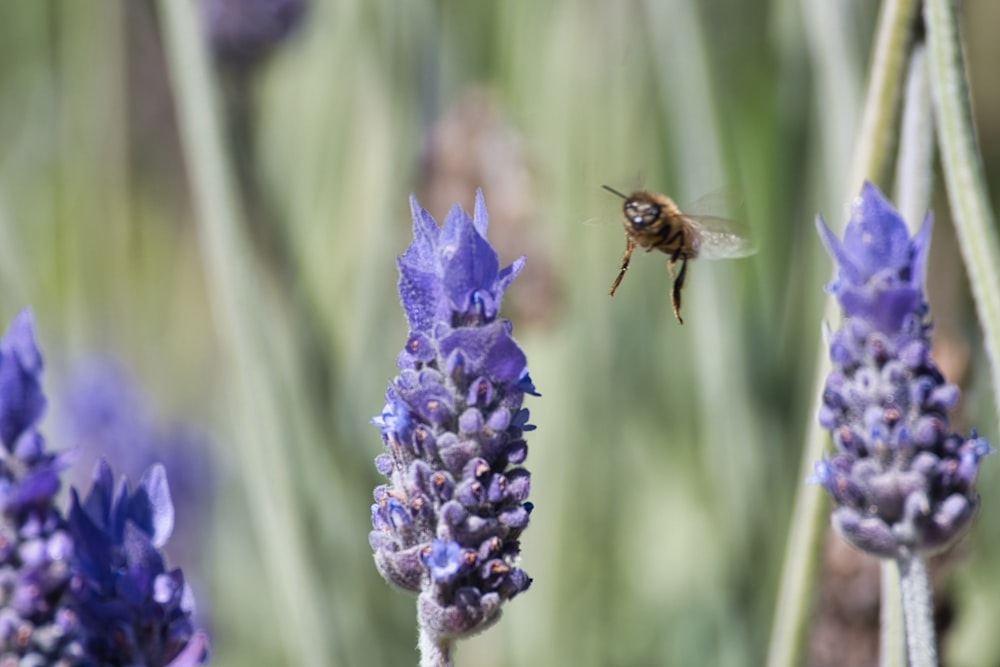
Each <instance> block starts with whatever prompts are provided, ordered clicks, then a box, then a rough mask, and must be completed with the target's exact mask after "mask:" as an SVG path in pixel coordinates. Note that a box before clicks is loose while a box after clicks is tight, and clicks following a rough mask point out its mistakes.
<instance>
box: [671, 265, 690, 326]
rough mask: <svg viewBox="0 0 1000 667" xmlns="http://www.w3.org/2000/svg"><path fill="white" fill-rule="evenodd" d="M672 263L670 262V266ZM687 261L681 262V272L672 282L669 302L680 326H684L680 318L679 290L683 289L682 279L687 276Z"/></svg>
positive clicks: (682, 319)
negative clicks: (672, 286)
mask: <svg viewBox="0 0 1000 667" xmlns="http://www.w3.org/2000/svg"><path fill="white" fill-rule="evenodd" d="M672 264H673V262H671V265H672ZM687 268H688V261H687V257H685V258H684V259H682V260H681V271H680V273H678V274H677V279H676V280H674V288H673V290H672V291H671V292H670V301H671V303H672V304H673V307H674V317H676V318H677V321H678V322H680V323H681V324H684V318H683V317H681V290H682V289H683V288H684V278H685V277H686V276H687Z"/></svg>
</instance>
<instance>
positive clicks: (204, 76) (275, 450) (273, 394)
mask: <svg viewBox="0 0 1000 667" xmlns="http://www.w3.org/2000/svg"><path fill="white" fill-rule="evenodd" d="M159 13H160V17H161V25H162V30H163V40H164V48H165V51H166V56H167V63H168V66H169V70H170V75H171V80H172V83H173V93H174V99H175V103H176V105H177V116H178V124H179V128H180V134H181V141H182V145H183V148H184V154H185V158H186V163H187V169H188V176H189V178H190V185H191V190H192V195H193V198H194V205H195V209H196V213H197V218H198V232H199V236H200V241H201V250H202V253H203V256H204V258H203V259H204V262H205V268H206V272H207V277H208V280H207V281H206V282H207V289H208V290H209V298H210V300H211V304H212V310H213V314H214V316H215V318H216V326H217V327H218V329H219V335H220V342H219V347H220V349H221V350H222V352H223V354H224V355H226V357H225V361H226V362H227V363H226V371H227V373H228V376H229V389H230V391H231V392H232V393H231V395H230V396H229V397H228V398H229V400H230V406H229V407H230V408H231V410H232V419H233V426H234V429H235V431H236V435H235V437H236V441H237V442H239V443H240V445H241V447H243V451H241V452H239V455H238V456H236V458H235V460H236V462H237V464H238V465H240V466H241V473H242V474H241V478H242V479H243V481H244V483H245V485H246V487H245V490H246V496H247V503H248V505H249V513H250V516H251V517H252V518H253V520H254V521H255V522H256V528H257V531H258V535H257V538H258V543H259V546H260V554H261V560H262V561H263V563H264V567H265V574H266V576H267V578H268V583H269V585H270V589H271V598H270V599H271V600H272V602H273V605H274V613H273V618H274V619H275V620H276V622H277V623H279V624H280V625H279V631H280V632H281V633H282V635H283V638H284V640H285V644H286V651H287V654H288V662H289V663H290V664H302V665H329V664H333V663H332V661H331V660H330V659H329V658H330V656H328V655H327V654H326V651H325V648H326V646H328V639H327V638H328V637H329V635H330V633H329V632H328V631H327V629H326V628H324V627H323V622H322V618H323V616H322V614H321V609H322V608H321V605H320V604H319V600H318V598H317V592H318V591H316V590H315V586H313V585H312V584H311V581H310V577H309V567H308V559H307V558H306V549H305V539H304V535H303V531H302V529H301V526H300V524H299V520H298V517H299V513H298V512H296V498H295V496H294V489H293V487H292V484H291V482H290V473H289V469H288V466H289V457H288V456H287V454H286V453H285V452H284V451H283V447H282V440H283V436H284V435H285V434H286V433H288V431H289V429H288V428H286V427H287V425H286V424H283V423H282V415H283V414H284V411H283V409H282V404H281V400H282V397H283V395H284V392H283V390H282V386H281V382H280V381H278V377H277V375H278V374H277V372H276V371H275V369H273V368H272V366H274V362H273V350H272V349H270V348H269V347H268V332H269V322H268V319H267V317H266V313H265V312H263V311H264V310H265V309H263V308H262V307H261V306H262V304H261V303H260V298H261V294H262V292H261V290H260V289H259V286H258V285H257V281H256V280H255V276H254V274H253V273H252V272H251V270H250V266H249V260H248V258H249V252H248V248H247V242H246V239H245V237H244V236H243V235H242V234H241V229H242V225H241V222H242V214H241V212H240V211H239V206H238V204H237V199H236V196H235V193H234V189H233V180H232V174H231V172H230V170H229V165H228V164H227V162H226V157H225V155H226V154H225V151H224V149H223V141H222V137H223V136H224V134H223V131H222V128H221V127H220V121H219V115H218V101H217V100H216V97H215V90H216V86H215V82H214V80H213V72H212V70H211V68H210V66H209V57H208V53H207V48H206V45H205V43H204V40H203V38H202V36H203V34H204V33H203V30H202V28H201V26H200V25H199V22H198V17H197V13H196V8H195V5H194V2H193V0H161V1H160V2H159Z"/></svg>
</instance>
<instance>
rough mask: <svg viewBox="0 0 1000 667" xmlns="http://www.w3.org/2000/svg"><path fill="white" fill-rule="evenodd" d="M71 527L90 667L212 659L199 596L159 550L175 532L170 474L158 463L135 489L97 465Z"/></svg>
mask: <svg viewBox="0 0 1000 667" xmlns="http://www.w3.org/2000/svg"><path fill="white" fill-rule="evenodd" d="M68 523H69V527H70V531H71V533H72V535H73V540H74V542H75V544H76V561H75V574H77V575H78V576H76V577H74V581H73V591H72V592H73V600H74V609H75V610H76V612H77V614H78V616H79V619H80V628H81V637H82V641H83V645H84V649H85V652H86V655H87V662H86V663H85V664H87V665H95V666H101V667H103V666H108V667H111V666H116V667H117V666H121V667H126V666H131V665H143V666H144V667H168V666H169V667H193V666H194V665H201V664H203V663H204V662H205V661H206V660H207V658H208V650H207V646H206V640H205V637H204V635H203V634H202V633H199V632H197V631H196V630H195V627H194V622H193V621H192V615H193V613H194V596H193V595H192V594H191V590H190V588H189V587H188V586H187V585H186V584H185V583H184V575H183V573H182V572H181V570H180V569H179V568H176V569H172V570H168V569H167V567H166V565H165V563H164V560H163V556H162V555H161V553H160V549H161V548H162V547H163V545H164V544H166V542H167V539H168V538H169V537H170V534H171V532H173V528H174V508H173V503H172V502H171V499H170V489H169V487H168V486H167V476H166V471H165V470H164V469H163V466H161V465H154V466H153V467H151V468H150V469H149V470H147V471H146V473H145V474H144V475H143V476H142V479H141V480H140V481H139V484H138V486H137V487H136V489H135V491H131V490H130V489H129V487H128V483H127V481H126V480H125V478H122V479H121V480H119V482H118V483H117V484H115V481H114V475H113V473H112V472H111V468H110V467H109V466H108V465H107V464H106V463H105V462H103V461H102V462H100V463H99V464H98V465H97V467H96V469H95V470H94V483H93V487H92V488H91V490H90V493H88V494H87V498H86V499H85V500H84V501H82V502H81V500H80V497H79V495H78V494H77V492H76V489H73V490H72V500H71V505H70V510H69V517H68Z"/></svg>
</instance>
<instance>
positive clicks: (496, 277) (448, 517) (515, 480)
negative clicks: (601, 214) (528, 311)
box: [369, 192, 537, 639]
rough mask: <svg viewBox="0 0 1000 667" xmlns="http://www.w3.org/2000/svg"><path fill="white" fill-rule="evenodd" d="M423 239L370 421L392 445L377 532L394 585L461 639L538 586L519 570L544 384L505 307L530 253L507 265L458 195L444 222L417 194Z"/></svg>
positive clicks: (433, 627) (433, 624) (381, 563)
mask: <svg viewBox="0 0 1000 667" xmlns="http://www.w3.org/2000/svg"><path fill="white" fill-rule="evenodd" d="M411 206H412V211H413V243H412V244H411V245H410V247H409V248H407V250H406V252H404V253H403V255H402V256H401V257H400V258H399V261H398V266H399V294H400V298H401V301H402V305H403V310H404V311H405V312H406V317H407V320H408V322H409V329H410V333H409V337H408V339H407V341H406V345H405V346H404V348H403V351H402V352H401V353H400V354H399V357H398V359H397V364H398V366H399V371H400V373H399V375H398V376H397V377H396V378H394V379H393V380H392V382H391V383H390V384H389V389H388V390H387V392H386V404H385V407H384V408H383V410H382V414H381V415H380V416H378V417H376V418H375V419H373V420H372V423H374V424H375V425H377V426H378V427H379V428H380V430H381V432H382V441H383V443H384V445H385V452H384V453H383V454H381V455H379V456H378V457H377V458H376V461H375V465H376V468H377V469H378V471H379V472H380V473H382V474H383V475H385V476H386V477H387V478H388V479H389V483H388V484H386V485H382V486H379V487H378V488H377V489H376V490H375V504H374V505H372V526H373V530H372V532H371V533H370V535H369V541H370V543H371V545H372V548H373V549H374V551H375V563H376V565H377V567H378V569H379V572H380V573H381V574H382V576H383V577H384V578H385V579H386V580H387V581H389V582H390V583H392V584H394V585H396V586H398V587H400V588H402V589H404V590H407V591H410V592H413V593H419V602H418V608H419V620H420V624H421V627H422V628H423V629H424V630H425V631H426V632H427V633H429V634H430V635H431V636H433V637H437V638H441V639H454V638H459V637H463V636H466V635H468V634H471V633H474V632H478V631H480V630H482V629H484V628H485V627H487V626H488V625H490V624H492V623H493V622H495V621H496V620H497V619H498V618H499V614H500V604H501V603H502V602H503V601H504V600H507V599H510V598H512V597H514V596H515V595H517V594H518V593H520V592H522V591H524V590H525V589H527V588H528V585H529V584H530V583H531V580H530V579H529V578H528V576H527V575H526V574H525V573H524V572H523V571H522V570H521V569H520V568H518V567H517V560H518V556H519V553H520V544H519V541H518V539H519V536H520V534H521V531H523V530H524V528H525V527H526V526H527V525H528V515H529V513H530V511H531V504H530V503H528V502H526V499H527V496H528V490H529V485H530V484H529V480H530V477H529V473H528V471H527V470H526V469H524V468H523V467H521V464H522V463H523V462H524V460H525V457H526V455H527V444H526V443H525V441H524V437H523V436H524V432H525V431H528V430H531V429H532V428H534V427H533V426H530V425H529V424H528V423H527V421H528V411H527V410H526V409H524V408H522V407H521V403H522V400H523V398H524V395H525V394H526V393H527V394H534V395H537V394H536V393H535V388H534V385H533V384H532V382H531V378H530V376H529V375H528V371H527V360H526V358H525V356H524V353H523V352H522V351H521V349H520V348H519V347H518V345H517V343H516V342H515V341H514V339H513V338H512V337H511V326H510V322H508V321H506V320H502V319H499V318H498V314H499V311H500V302H501V300H502V298H503V293H504V291H505V290H506V289H507V287H508V285H510V283H511V281H513V279H514V278H515V277H516V276H517V274H518V272H519V271H520V270H521V267H522V266H523V263H524V260H523V258H522V259H519V260H518V261H516V262H514V263H513V264H512V265H510V266H508V267H506V268H500V264H499V261H498V259H497V255H496V252H495V251H494V250H493V248H492V247H491V246H490V244H489V242H488V241H487V240H486V225H487V218H486V208H485V205H484V203H483V197H482V193H481V192H479V193H477V195H476V205H475V212H474V215H473V217H472V218H470V217H469V216H468V214H466V213H465V212H464V211H462V210H461V208H459V207H458V206H456V207H455V208H453V209H452V210H451V212H450V213H449V214H448V216H447V218H446V219H445V221H444V224H443V226H441V227H438V225H437V224H436V223H435V222H434V220H433V218H431V216H430V215H429V214H428V213H427V212H426V211H424V210H423V209H422V208H421V207H420V206H419V205H418V204H417V202H416V199H415V198H411Z"/></svg>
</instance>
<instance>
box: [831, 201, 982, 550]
mask: <svg viewBox="0 0 1000 667" xmlns="http://www.w3.org/2000/svg"><path fill="white" fill-rule="evenodd" d="M818 229H819V233H820V236H821V238H822V239H823V243H824V245H826V247H827V250H828V251H829V252H830V255H831V256H832V257H833V259H834V261H835V263H836V264H837V269H838V272H837V278H836V279H835V280H834V281H833V282H832V283H831V284H830V285H829V287H828V289H829V291H830V292H831V293H832V294H833V295H834V296H835V297H836V298H837V300H838V302H839V303H840V306H841V308H842V310H843V314H844V321H843V323H842V325H841V328H840V329H839V330H838V331H837V332H836V333H834V334H833V335H832V336H831V338H830V358H831V361H832V362H833V370H832V372H831V374H830V377H829V379H828V380H827V384H826V388H825V391H824V392H823V406H822V408H821V409H820V414H819V419H820V422H821V424H822V425H823V427H824V428H827V429H829V430H830V431H831V434H832V435H833V442H834V445H835V447H836V452H835V453H834V454H833V455H832V456H831V457H830V458H829V459H826V460H824V461H821V462H819V463H817V464H816V468H815V476H814V477H813V481H814V482H816V483H818V484H820V485H822V486H823V487H824V488H825V489H826V490H827V491H828V492H829V493H830V495H831V496H832V497H833V500H834V502H835V503H836V505H837V507H836V509H835V510H834V512H833V515H832V519H833V524H834V527H835V528H836V529H837V530H838V532H840V534H841V535H842V536H843V537H844V538H845V539H847V540H848V541H849V542H851V543H852V544H853V545H855V546H856V547H858V548H859V549H861V550H863V551H867V552H869V553H871V554H873V555H875V556H878V557H882V558H907V557H909V556H911V555H914V554H920V553H928V552H933V551H936V550H939V549H942V548H944V547H946V546H948V545H949V544H951V543H952V542H954V541H955V540H956V539H957V538H958V537H959V536H960V535H961V533H962V532H963V531H964V530H965V529H966V528H967V527H968V525H969V523H970V521H971V519H972V516H973V514H974V513H975V510H976V508H977V506H978V503H979V501H978V496H977V495H976V493H975V491H974V490H973V488H972V483H973V481H974V480H975V478H976V476H977V473H978V468H979V462H980V460H981V459H982V457H983V456H985V455H986V454H987V453H989V452H990V451H991V450H990V449H989V446H988V445H987V444H986V443H985V441H982V440H981V439H979V438H977V437H976V434H975V433H974V432H973V433H972V434H970V436H969V437H968V438H966V437H964V436H961V435H959V434H957V433H952V432H951V431H950V428H949V424H948V415H947V411H948V410H950V409H951V408H952V407H953V406H954V405H955V404H956V403H957V402H958V388H957V387H955V386H954V385H949V384H947V383H945V381H944V378H943V377H942V375H941V372H940V371H939V370H938V369H937V367H936V366H935V365H934V361H933V360H932V359H931V358H930V354H929V350H930V328H931V326H930V323H929V322H928V321H927V319H926V317H927V310H928V309H927V303H926V300H925V298H924V293H923V280H924V271H925V270H926V264H927V253H928V248H929V245H930V233H931V217H930V216H929V215H928V216H927V217H926V218H925V220H924V223H923V225H922V226H921V228H920V230H919V231H918V232H917V234H916V235H914V236H913V237H912V238H911V237H910V235H909V232H908V231H907V228H906V225H905V223H904V222H903V220H902V219H901V218H900V216H899V214H898V213H897V212H896V211H895V209H894V208H893V207H892V205H891V204H890V203H889V202H888V201H887V200H886V199H885V198H884V197H883V196H882V194H881V193H880V192H879V191H878V189H877V188H875V187H874V186H873V185H871V184H870V183H866V184H865V186H864V188H863V189H862V192H861V196H860V197H859V198H858V200H857V201H856V202H855V205H854V210H853V213H852V215H851V219H850V221H849V222H848V224H847V227H846V229H845V231H844V240H843V241H840V240H839V239H837V238H836V237H835V236H834V235H833V234H832V233H831V232H830V230H829V229H828V228H827V227H826V225H824V224H823V223H822V220H819V221H818Z"/></svg>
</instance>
